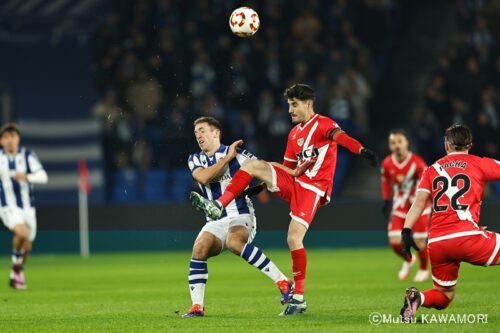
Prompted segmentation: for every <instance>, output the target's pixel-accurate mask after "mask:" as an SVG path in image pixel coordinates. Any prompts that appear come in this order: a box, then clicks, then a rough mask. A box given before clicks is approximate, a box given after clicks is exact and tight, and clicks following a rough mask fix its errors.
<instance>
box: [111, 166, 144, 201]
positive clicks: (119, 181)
mask: <svg viewBox="0 0 500 333" xmlns="http://www.w3.org/2000/svg"><path fill="white" fill-rule="evenodd" d="M137 184H138V177H137V173H136V171H135V170H132V169H126V170H119V171H117V172H116V174H115V187H114V190H113V200H114V201H115V202H122V203H126V202H135V201H137V200H138V192H139V191H138V186H137Z"/></svg>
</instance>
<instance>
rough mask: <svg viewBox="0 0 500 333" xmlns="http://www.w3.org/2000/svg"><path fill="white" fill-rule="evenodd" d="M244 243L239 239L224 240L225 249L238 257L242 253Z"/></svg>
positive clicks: (229, 238)
mask: <svg viewBox="0 0 500 333" xmlns="http://www.w3.org/2000/svg"><path fill="white" fill-rule="evenodd" d="M244 246H245V242H244V241H243V240H242V239H241V238H239V237H228V238H227V240H226V247H227V249H228V250H229V251H231V252H232V253H234V254H237V255H240V254H241V251H243V247H244Z"/></svg>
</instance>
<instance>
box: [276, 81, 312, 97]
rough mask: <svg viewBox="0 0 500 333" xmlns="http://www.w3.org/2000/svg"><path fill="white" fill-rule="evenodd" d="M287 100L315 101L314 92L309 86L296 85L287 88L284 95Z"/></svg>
mask: <svg viewBox="0 0 500 333" xmlns="http://www.w3.org/2000/svg"><path fill="white" fill-rule="evenodd" d="M283 95H284V96H285V97H286V98H287V99H293V98H296V99H298V100H301V101H308V100H311V101H314V95H315V94H314V90H313V88H311V87H310V86H308V85H307V84H303V83H296V84H294V85H293V86H291V87H289V88H287V89H286V90H285V93H284V94H283Z"/></svg>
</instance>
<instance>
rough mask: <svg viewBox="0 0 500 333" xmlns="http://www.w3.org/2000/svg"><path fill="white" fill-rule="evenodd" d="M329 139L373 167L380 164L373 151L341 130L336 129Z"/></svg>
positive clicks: (329, 135)
mask: <svg viewBox="0 0 500 333" xmlns="http://www.w3.org/2000/svg"><path fill="white" fill-rule="evenodd" d="M328 137H329V139H330V140H332V141H335V142H337V143H338V144H339V145H341V146H342V147H344V148H347V149H348V150H349V151H350V152H351V153H353V154H356V155H361V157H363V158H364V159H365V160H368V161H369V162H370V165H371V166H376V165H377V164H378V157H377V155H376V154H375V153H374V152H373V151H371V150H370V149H368V148H365V147H363V145H362V144H361V143H360V142H359V141H358V140H356V139H354V138H352V137H350V136H349V135H347V133H346V132H344V131H342V130H341V129H340V128H338V127H337V128H334V129H333V130H332V131H331V132H330V133H329V134H328Z"/></svg>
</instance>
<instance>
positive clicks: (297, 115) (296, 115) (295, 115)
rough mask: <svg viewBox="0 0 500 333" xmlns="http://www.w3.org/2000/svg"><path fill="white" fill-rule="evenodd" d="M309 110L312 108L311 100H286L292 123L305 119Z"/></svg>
mask: <svg viewBox="0 0 500 333" xmlns="http://www.w3.org/2000/svg"><path fill="white" fill-rule="evenodd" d="M310 110H312V101H301V100H300V99H297V98H292V99H289V100H288V113H289V114H290V117H292V123H294V124H298V123H301V122H303V121H304V120H306V118H307V115H308V112H309V111H310Z"/></svg>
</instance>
